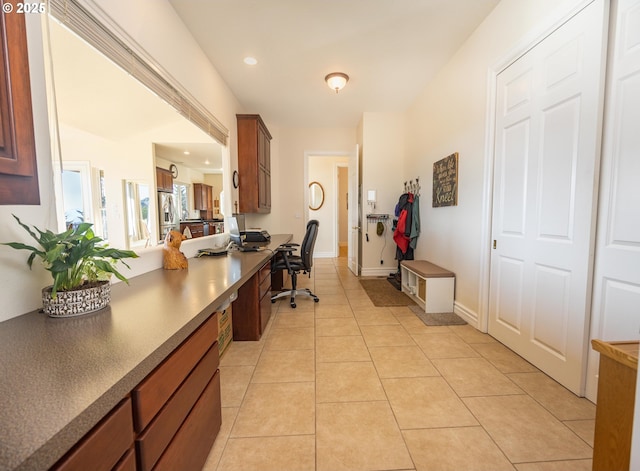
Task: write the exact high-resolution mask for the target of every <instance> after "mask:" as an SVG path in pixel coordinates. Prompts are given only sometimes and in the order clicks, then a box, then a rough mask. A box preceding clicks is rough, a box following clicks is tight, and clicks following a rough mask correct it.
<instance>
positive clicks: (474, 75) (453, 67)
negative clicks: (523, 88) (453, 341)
mask: <svg viewBox="0 0 640 471" xmlns="http://www.w3.org/2000/svg"><path fill="white" fill-rule="evenodd" d="M577 3H580V0H569V1H565V2H560V3H559V2H558V1H557V0H503V1H502V2H500V3H499V4H498V6H497V7H496V8H495V9H494V10H493V12H492V13H491V14H490V15H489V16H488V17H487V18H486V19H485V21H484V22H483V23H482V24H481V25H480V26H479V27H478V28H477V30H476V31H475V32H474V33H473V34H472V35H471V36H470V37H469V39H468V40H467V41H466V42H465V43H464V45H463V46H462V47H461V48H460V49H459V50H458V52H457V53H456V54H455V56H454V57H453V58H452V59H451V61H450V62H449V63H448V64H447V65H446V66H445V67H444V68H443V69H442V70H441V71H440V72H439V74H438V75H437V77H436V78H435V79H434V80H433V81H432V82H431V83H429V84H428V85H427V86H426V87H425V89H424V91H423V93H422V94H421V95H420V96H419V97H418V98H417V99H416V101H415V102H414V104H413V105H412V106H411V108H410V109H409V110H408V113H407V116H406V131H407V132H406V139H407V140H406V149H407V159H406V162H405V166H404V169H405V173H404V179H412V178H414V177H415V176H416V175H419V176H420V177H421V182H422V195H423V198H422V201H421V203H422V204H421V205H420V213H421V219H422V234H421V236H420V238H419V240H418V245H417V248H416V258H418V254H419V258H426V259H428V260H430V261H431V262H433V263H436V264H438V265H441V266H443V267H444V268H447V269H449V270H451V271H453V272H455V273H456V293H455V299H456V308H457V309H462V310H464V311H465V313H467V314H469V315H471V316H472V317H474V316H477V313H478V312H479V307H480V306H479V303H480V271H481V269H482V267H481V265H480V264H481V253H482V252H483V251H486V250H489V249H488V247H482V246H481V244H480V241H481V240H482V232H481V229H482V222H483V221H482V219H483V196H484V194H483V192H484V186H483V185H484V178H483V173H484V166H485V158H486V156H485V129H486V113H487V76H488V70H489V68H490V67H492V66H493V65H494V64H496V63H498V62H499V61H501V60H502V59H503V58H505V57H506V56H507V55H508V54H509V53H510V51H511V50H512V49H513V48H514V47H516V45H517V44H518V43H520V42H522V40H523V38H524V37H525V36H526V35H531V33H532V31H534V30H538V29H539V28H540V27H541V24H544V23H546V22H547V21H548V18H549V15H550V13H551V12H553V11H554V10H555V9H556V8H558V9H562V10H563V11H566V10H568V9H569V8H571V7H572V6H574V5H575V4H577ZM454 152H458V153H459V175H458V206H454V207H445V208H432V207H431V203H430V200H431V191H432V180H431V176H432V172H433V163H434V162H436V161H438V160H440V159H442V158H444V157H446V156H448V155H450V154H452V153H454Z"/></svg>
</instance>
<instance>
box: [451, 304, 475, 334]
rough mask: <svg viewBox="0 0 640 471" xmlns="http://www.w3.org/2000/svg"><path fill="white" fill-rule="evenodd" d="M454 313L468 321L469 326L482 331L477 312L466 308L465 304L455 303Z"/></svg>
mask: <svg viewBox="0 0 640 471" xmlns="http://www.w3.org/2000/svg"><path fill="white" fill-rule="evenodd" d="M453 312H454V313H455V314H457V315H458V316H460V317H461V318H463V319H464V320H465V321H467V324H469V325H471V326H473V327H475V328H476V329H478V330H480V327H479V326H478V313H477V312H474V311H472V310H471V309H469V308H468V307H466V306H465V305H464V304H461V303H459V302H458V301H454V303H453Z"/></svg>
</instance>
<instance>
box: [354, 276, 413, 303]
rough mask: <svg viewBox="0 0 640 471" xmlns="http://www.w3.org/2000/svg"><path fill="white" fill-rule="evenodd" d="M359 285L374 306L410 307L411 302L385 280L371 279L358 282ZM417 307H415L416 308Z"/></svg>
mask: <svg viewBox="0 0 640 471" xmlns="http://www.w3.org/2000/svg"><path fill="white" fill-rule="evenodd" d="M360 284H361V285H362V287H363V288H364V290H365V291H366V292H367V296H369V299H371V302H372V303H373V305H374V306H377V307H385V306H411V305H412V304H414V305H415V303H414V302H413V300H412V299H411V298H410V297H409V296H407V295H406V294H404V293H403V292H402V291H398V290H397V289H395V288H394V287H393V286H392V285H391V284H390V283H389V282H388V281H387V279H386V278H372V279H363V280H360ZM416 307H417V306H416Z"/></svg>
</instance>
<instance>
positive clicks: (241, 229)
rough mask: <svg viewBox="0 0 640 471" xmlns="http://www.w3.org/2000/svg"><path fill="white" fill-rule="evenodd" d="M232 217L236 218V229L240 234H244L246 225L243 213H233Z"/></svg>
mask: <svg viewBox="0 0 640 471" xmlns="http://www.w3.org/2000/svg"><path fill="white" fill-rule="evenodd" d="M233 217H234V218H236V221H237V222H238V231H239V232H240V235H244V233H245V232H246V230H247V229H246V227H247V226H246V225H245V222H244V214H237V213H236V214H234V215H233Z"/></svg>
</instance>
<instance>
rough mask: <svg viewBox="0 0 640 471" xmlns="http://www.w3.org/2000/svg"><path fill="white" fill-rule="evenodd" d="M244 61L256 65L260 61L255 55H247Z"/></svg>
mask: <svg viewBox="0 0 640 471" xmlns="http://www.w3.org/2000/svg"><path fill="white" fill-rule="evenodd" d="M244 63H245V64H247V65H256V64H257V63H258V59H256V58H255V57H245V58H244Z"/></svg>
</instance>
